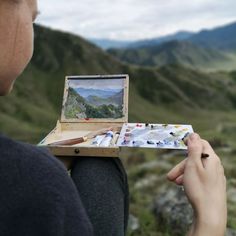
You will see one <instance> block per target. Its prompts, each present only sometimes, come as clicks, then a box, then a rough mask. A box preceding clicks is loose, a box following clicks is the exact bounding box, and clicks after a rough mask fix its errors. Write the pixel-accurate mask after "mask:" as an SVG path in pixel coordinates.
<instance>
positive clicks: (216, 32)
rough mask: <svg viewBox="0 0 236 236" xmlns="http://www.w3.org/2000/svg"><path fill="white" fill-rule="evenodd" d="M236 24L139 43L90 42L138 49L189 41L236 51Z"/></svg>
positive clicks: (185, 32) (99, 40) (181, 32)
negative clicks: (176, 41)
mask: <svg viewBox="0 0 236 236" xmlns="http://www.w3.org/2000/svg"><path fill="white" fill-rule="evenodd" d="M235 38H236V22H234V23H231V24H228V25H225V26H221V27H216V28H214V29H212V30H202V31H200V32H198V33H193V32H188V31H179V32H177V33H174V34H171V35H167V36H164V37H157V38H153V39H146V40H139V41H119V40H114V41H113V40H107V39H91V40H90V41H91V42H93V43H94V44H96V45H97V46H99V47H101V48H103V49H110V48H116V49H117V48H118V49H120V48H122V49H126V48H129V49H130V48H140V47H148V46H157V45H160V44H163V43H166V42H169V41H175V40H178V41H183V40H184V41H186V40H188V41H190V42H192V43H194V44H197V45H200V46H205V47H212V48H217V49H224V50H232V49H236V42H235Z"/></svg>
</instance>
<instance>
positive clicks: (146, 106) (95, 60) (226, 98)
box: [0, 26, 236, 142]
mask: <svg viewBox="0 0 236 236" xmlns="http://www.w3.org/2000/svg"><path fill="white" fill-rule="evenodd" d="M122 73H124V74H129V75H130V93H129V120H130V121H138V122H142V121H143V122H147V121H149V122H160V123H161V122H163V123H167V122H169V123H182V122H186V123H192V124H193V125H194V126H195V128H196V129H200V130H202V128H201V127H205V128H204V132H206V131H207V129H206V127H208V125H209V117H208V116H212V114H214V113H215V111H217V112H216V113H215V114H216V115H215V116H214V119H215V121H214V122H213V121H212V119H211V124H210V125H209V127H211V129H210V130H211V132H212V129H213V124H215V123H217V120H218V121H220V120H221V119H222V120H225V119H226V118H224V119H223V117H225V116H226V115H228V116H230V115H231V112H232V111H233V110H234V109H235V107H236V87H235V86H236V78H235V75H234V73H226V72H225V73H223V72H217V73H216V72H215V73H203V72H200V71H196V70H193V69H187V68H184V67H183V66H181V65H168V66H163V67H160V68H159V69H156V68H144V67H137V66H130V65H127V64H123V63H121V62H119V61H118V60H117V59H115V58H114V57H113V56H111V55H109V54H107V53H106V52H104V51H103V50H101V49H99V48H98V47H96V46H94V45H93V44H91V43H89V42H87V41H86V40H84V39H83V38H81V37H78V36H75V35H71V34H68V33H63V32H60V31H55V30H50V29H48V28H45V27H41V26H35V54H34V56H33V59H32V61H31V63H30V65H29V66H28V68H27V69H26V71H25V72H24V73H23V74H22V75H21V76H20V78H18V80H17V82H16V84H15V88H14V91H13V92H12V93H11V94H10V95H9V96H7V97H4V98H1V99H0V129H1V131H2V132H3V133H6V134H8V135H10V136H11V137H15V138H17V139H20V140H26V141H31V142H38V141H39V140H40V139H42V138H43V137H44V136H45V135H46V134H47V133H48V132H49V131H50V130H52V129H53V128H54V127H55V124H56V121H57V120H58V119H59V117H60V114H61V108H62V100H63V91H64V82H65V76H66V75H83V74H84V75H87V74H122ZM113 99H116V98H115V97H114V98H113ZM82 108H83V107H82ZM221 110H223V111H227V112H226V113H222V115H221V114H220V112H219V111H221ZM90 111H91V112H93V110H90ZM108 112H109V111H108ZM204 117H205V118H204ZM232 117H234V119H235V116H233V115H232ZM227 120H228V122H229V121H230V120H231V118H230V117H228V118H227Z"/></svg>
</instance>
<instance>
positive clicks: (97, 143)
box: [92, 135, 105, 146]
mask: <svg viewBox="0 0 236 236" xmlns="http://www.w3.org/2000/svg"><path fill="white" fill-rule="evenodd" d="M104 138H105V135H97V136H96V137H95V138H94V139H93V141H92V145H94V146H100V144H101V142H102V140H103V139H104Z"/></svg>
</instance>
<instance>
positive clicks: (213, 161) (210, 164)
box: [202, 139, 221, 169]
mask: <svg viewBox="0 0 236 236" xmlns="http://www.w3.org/2000/svg"><path fill="white" fill-rule="evenodd" d="M202 145H203V153H206V154H208V155H209V157H208V158H206V159H204V160H202V161H203V163H204V168H213V169H215V168H218V167H220V165H221V160H220V158H219V157H218V156H217V155H216V153H215V152H214V150H213V148H212V147H211V145H210V144H209V142H207V141H206V140H204V139H202Z"/></svg>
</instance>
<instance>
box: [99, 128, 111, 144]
mask: <svg viewBox="0 0 236 236" xmlns="http://www.w3.org/2000/svg"><path fill="white" fill-rule="evenodd" d="M113 136H114V133H113V132H112V131H108V132H107V133H106V136H105V138H104V139H103V140H102V142H101V143H100V147H109V146H110V144H111V140H112V139H113Z"/></svg>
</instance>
